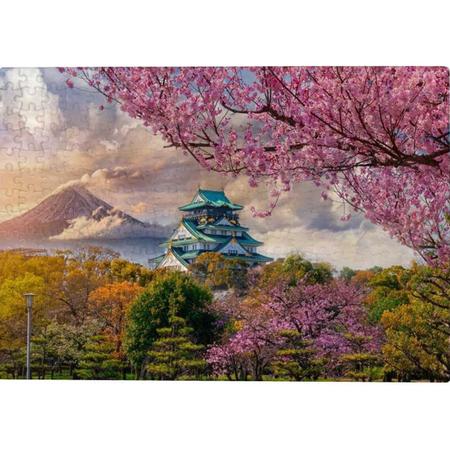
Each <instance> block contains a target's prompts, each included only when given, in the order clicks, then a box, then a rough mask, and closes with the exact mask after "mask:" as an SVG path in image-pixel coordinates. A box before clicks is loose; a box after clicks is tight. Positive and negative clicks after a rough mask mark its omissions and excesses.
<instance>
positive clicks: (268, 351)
mask: <svg viewBox="0 0 450 450" xmlns="http://www.w3.org/2000/svg"><path fill="white" fill-rule="evenodd" d="M266 295H267V300H266V301H263V302H262V303H261V304H258V305H257V306H255V305H253V307H251V308H248V306H245V305H243V306H242V307H241V308H240V309H239V308H236V305H235V304H234V305H233V308H232V311H231V315H232V316H233V317H234V319H235V320H238V321H239V323H240V329H239V330H238V331H237V332H236V333H235V334H233V335H232V336H230V337H229V338H228V339H226V341H225V342H224V343H223V344H221V345H215V346H212V347H211V348H210V349H209V351H208V353H207V359H208V362H209V363H210V364H211V365H212V367H213V369H214V371H215V373H216V374H226V375H228V376H229V377H235V378H238V379H239V378H241V379H245V378H246V376H248V375H249V374H251V375H252V377H253V378H254V379H260V378H261V374H262V373H263V371H264V369H265V368H266V367H267V366H268V365H269V364H270V362H271V361H272V360H273V358H274V356H275V354H276V352H277V351H278V350H279V349H281V348H283V346H284V345H285V343H286V341H285V339H284V338H283V334H282V332H283V331H285V330H294V331H296V332H298V334H299V336H301V337H302V338H303V339H305V341H308V342H310V343H311V344H310V346H311V348H312V349H314V351H315V352H316V355H317V357H322V358H324V361H325V366H326V369H327V370H328V371H329V372H332V371H334V370H336V367H338V362H339V358H340V357H341V356H342V355H344V354H347V353H352V352H371V353H378V352H379V351H380V347H381V343H382V333H381V330H379V329H378V328H377V327H374V326H371V325H369V324H368V323H367V321H366V313H365V309H364V306H363V304H362V298H363V295H364V292H363V291H362V290H361V288H360V287H358V286H355V285H353V284H351V283H345V282H343V281H341V280H334V281H332V282H330V283H326V284H323V285H321V284H309V283H308V282H307V280H306V279H304V280H301V281H300V282H299V283H298V284H297V285H296V286H295V287H289V286H287V285H285V284H280V285H278V286H277V287H276V288H274V289H271V290H270V291H269V292H267V293H266ZM355 337H356V338H359V339H357V340H358V342H359V347H358V348H355V343H354V341H353V338H355Z"/></svg>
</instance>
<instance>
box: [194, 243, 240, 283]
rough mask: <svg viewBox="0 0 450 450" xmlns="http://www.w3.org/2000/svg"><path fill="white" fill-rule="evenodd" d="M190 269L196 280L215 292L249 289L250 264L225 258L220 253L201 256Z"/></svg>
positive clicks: (208, 253)
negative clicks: (248, 274) (248, 271)
mask: <svg viewBox="0 0 450 450" xmlns="http://www.w3.org/2000/svg"><path fill="white" fill-rule="evenodd" d="M189 269H190V271H191V273H192V276H193V277H194V278H196V279H197V280H198V281H200V282H202V283H204V284H205V285H206V286H208V287H209V288H211V289H213V290H220V289H235V290H237V291H243V290H245V288H246V287H247V270H248V264H247V263H246V262H244V261H240V260H238V259H233V258H225V257H224V256H223V255H221V254H220V253H213V252H206V253H203V254H201V255H200V256H199V257H197V258H196V259H195V261H194V262H193V263H192V264H191V265H190V267H189Z"/></svg>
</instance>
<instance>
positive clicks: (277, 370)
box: [272, 330, 323, 381]
mask: <svg viewBox="0 0 450 450" xmlns="http://www.w3.org/2000/svg"><path fill="white" fill-rule="evenodd" d="M280 335H281V337H282V338H283V339H284V342H285V343H284V345H283V346H282V347H281V348H280V349H279V350H278V351H277V352H276V355H275V357H274V361H273V362H272V371H273V373H274V374H275V375H276V376H279V377H281V378H289V379H293V380H296V381H302V380H316V379H317V378H319V376H320V374H321V373H322V371H323V361H322V360H321V359H320V358H319V357H318V356H317V355H316V351H315V350H314V348H313V347H312V342H311V341H308V340H306V339H304V338H303V337H302V336H301V334H300V333H299V332H298V331H297V330H283V331H282V332H281V333H280Z"/></svg>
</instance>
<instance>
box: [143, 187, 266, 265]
mask: <svg viewBox="0 0 450 450" xmlns="http://www.w3.org/2000/svg"><path fill="white" fill-rule="evenodd" d="M242 208H243V206H241V205H237V204H236V203H233V202H231V201H230V200H229V199H228V197H227V196H226V195H225V193H224V192H223V191H210V190H204V189H198V191H197V193H196V194H195V196H194V198H193V199H192V201H191V202H190V203H188V204H187V205H184V206H181V207H180V208H178V209H179V210H180V211H182V212H183V217H182V219H181V221H180V224H179V225H178V227H177V228H176V229H175V231H174V232H173V234H172V236H171V237H170V238H169V239H168V240H167V241H166V242H164V243H163V244H161V246H162V247H165V248H166V251H165V253H164V254H163V255H161V256H158V257H157V258H154V259H151V260H149V263H150V265H151V266H152V267H155V268H160V267H174V268H177V269H179V270H183V271H186V270H188V268H189V264H191V263H192V262H193V261H194V260H195V258H197V256H199V255H200V254H202V253H204V252H218V253H221V254H222V255H223V256H224V257H225V258H236V259H240V260H242V261H245V262H247V263H248V264H249V265H251V266H252V265H256V264H263V263H266V262H269V261H272V258H269V257H267V256H263V255H261V254H259V253H258V251H257V249H258V247H260V246H261V245H263V243H262V242H259V241H257V240H256V239H253V238H252V237H251V236H250V235H249V234H248V228H246V227H243V226H241V225H240V223H239V214H238V211H240V210H242Z"/></svg>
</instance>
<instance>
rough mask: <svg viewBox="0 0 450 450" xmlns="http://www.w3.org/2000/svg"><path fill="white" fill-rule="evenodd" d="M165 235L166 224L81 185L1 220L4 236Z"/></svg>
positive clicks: (46, 237)
mask: <svg viewBox="0 0 450 450" xmlns="http://www.w3.org/2000/svg"><path fill="white" fill-rule="evenodd" d="M165 234H166V230H165V229H164V228H163V227H161V226H159V225H150V224H147V223H144V222H141V221H140V220H137V219H135V218H134V217H132V216H130V215H128V214H126V213H124V212H123V211H121V210H119V209H116V208H114V207H113V206H111V205H110V204H108V203H106V202H105V201H103V200H101V199H99V198H98V197H96V196H95V195H93V194H92V193H91V192H89V191H88V190H87V189H86V188H85V187H83V186H80V185H74V186H69V187H66V188H64V189H60V190H57V191H55V192H54V193H53V194H51V195H50V196H48V197H46V198H45V199H44V200H43V201H41V202H40V203H39V204H38V205H36V206H35V207H34V208H32V209H30V210H28V211H27V212H25V213H24V214H21V215H20V216H17V217H14V218H13V219H9V220H7V221H5V222H3V223H0V238H3V239H5V238H8V239H13V238H16V239H17V238H19V239H52V240H53V239H59V240H72V239H121V238H129V237H133V238H134V237H160V236H165Z"/></svg>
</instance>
